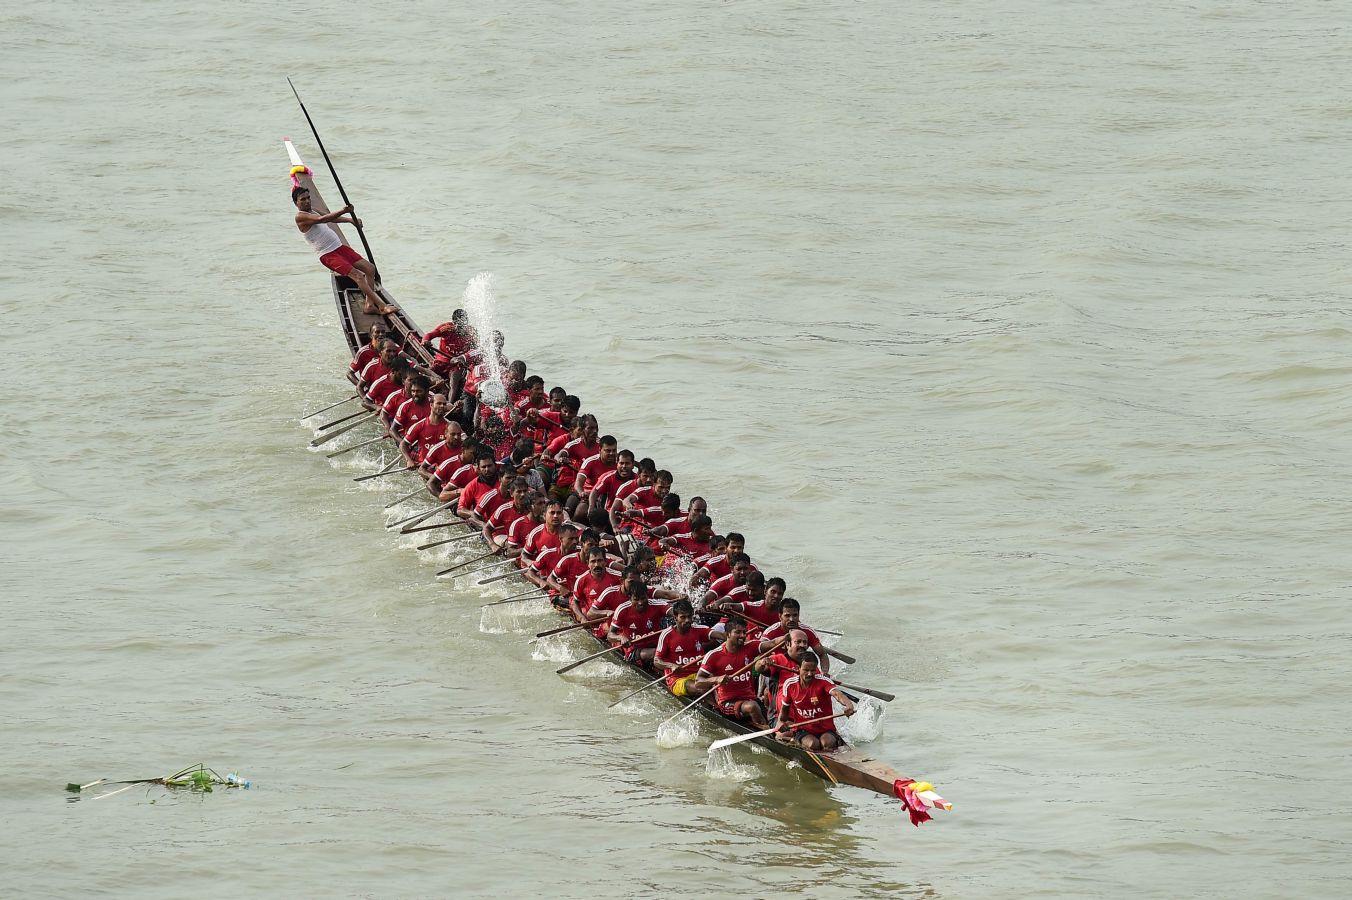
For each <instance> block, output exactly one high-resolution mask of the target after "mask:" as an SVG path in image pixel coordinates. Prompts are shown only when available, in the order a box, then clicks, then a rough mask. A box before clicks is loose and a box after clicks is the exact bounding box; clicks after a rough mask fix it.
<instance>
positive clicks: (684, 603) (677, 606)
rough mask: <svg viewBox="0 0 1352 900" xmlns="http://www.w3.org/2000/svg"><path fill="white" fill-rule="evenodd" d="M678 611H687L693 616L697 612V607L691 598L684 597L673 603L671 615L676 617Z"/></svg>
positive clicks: (688, 614)
mask: <svg viewBox="0 0 1352 900" xmlns="http://www.w3.org/2000/svg"><path fill="white" fill-rule="evenodd" d="M677 613H685V614H686V615H687V616H693V615H694V614H695V607H694V605H693V604H691V602H690V601H689V600H686V599H684V598H682V599H680V600H677V601H676V602H675V603H673V604H671V615H672V616H673V617H675V615H676V614H677Z"/></svg>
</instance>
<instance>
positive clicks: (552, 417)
mask: <svg viewBox="0 0 1352 900" xmlns="http://www.w3.org/2000/svg"><path fill="white" fill-rule="evenodd" d="M538 415H539V422H540V424H541V425H542V426H543V427H544V428H545V430H546V431H547V432H548V433H549V437H548V438H546V443H552V442H553V441H556V440H558V439H559V438H561V437H567V436H568V426H566V425H564V424H563V413H561V412H554V410H552V409H548V408H545V409H542V410H540V412H539V414H538ZM563 443H564V444H566V443H568V442H567V441H564V442H563ZM562 446H563V445H562V444H560V445H559V447H560V449H562Z"/></svg>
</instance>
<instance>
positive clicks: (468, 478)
mask: <svg viewBox="0 0 1352 900" xmlns="http://www.w3.org/2000/svg"><path fill="white" fill-rule="evenodd" d="M436 476H437V481H440V482H441V486H442V487H458V488H460V489H461V490H464V489H465V488H466V487H467V486H468V485H469V483H470V482H472V481H474V479H476V478H478V477H479V476H478V470H477V469H476V468H475V466H474V463H467V462H460V455H459V454H456V455H455V456H452V457H451V458H450V459H448V460H446V461H445V462H443V463H442V464H441V465H439V466H437V471H436Z"/></svg>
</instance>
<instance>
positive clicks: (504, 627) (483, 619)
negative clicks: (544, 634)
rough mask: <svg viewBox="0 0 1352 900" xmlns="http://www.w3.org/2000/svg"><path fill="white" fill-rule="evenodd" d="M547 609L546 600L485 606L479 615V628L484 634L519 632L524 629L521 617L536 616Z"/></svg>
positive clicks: (532, 617) (529, 617)
mask: <svg viewBox="0 0 1352 900" xmlns="http://www.w3.org/2000/svg"><path fill="white" fill-rule="evenodd" d="M548 610H549V601H548V600H523V601H521V602H520V603H503V604H500V605H498V606H485V607H484V608H483V610H482V612H481V613H480V615H479V630H480V631H482V632H483V633H484V634H507V633H508V632H509V631H510V632H514V633H516V634H520V633H522V632H524V631H526V626H525V624H524V623H523V621H522V620H523V619H534V618H537V617H539V616H541V615H543V614H544V613H546V612H547V611H548Z"/></svg>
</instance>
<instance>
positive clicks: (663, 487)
mask: <svg viewBox="0 0 1352 900" xmlns="http://www.w3.org/2000/svg"><path fill="white" fill-rule="evenodd" d="M642 473H643V469H642V464H640V467H639V474H640V475H642ZM672 480H673V479H672V477H671V473H670V472H668V471H667V470H666V469H658V470H657V473H656V474H655V475H654V476H653V481H652V484H650V485H646V486H642V487H639V488H637V489H635V490H634V491H633V492H632V493H630V494H627V495H625V496H623V497H621V498H620V504H621V505H622V506H623V507H624V508H625V509H626V510H633V509H647V508H648V507H652V506H658V507H660V506H661V505H662V499H663V498H664V497H666V495H667V494H668V493H670V492H671V483H672ZM657 524H659V525H660V524H661V523H660V522H659V523H657Z"/></svg>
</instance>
